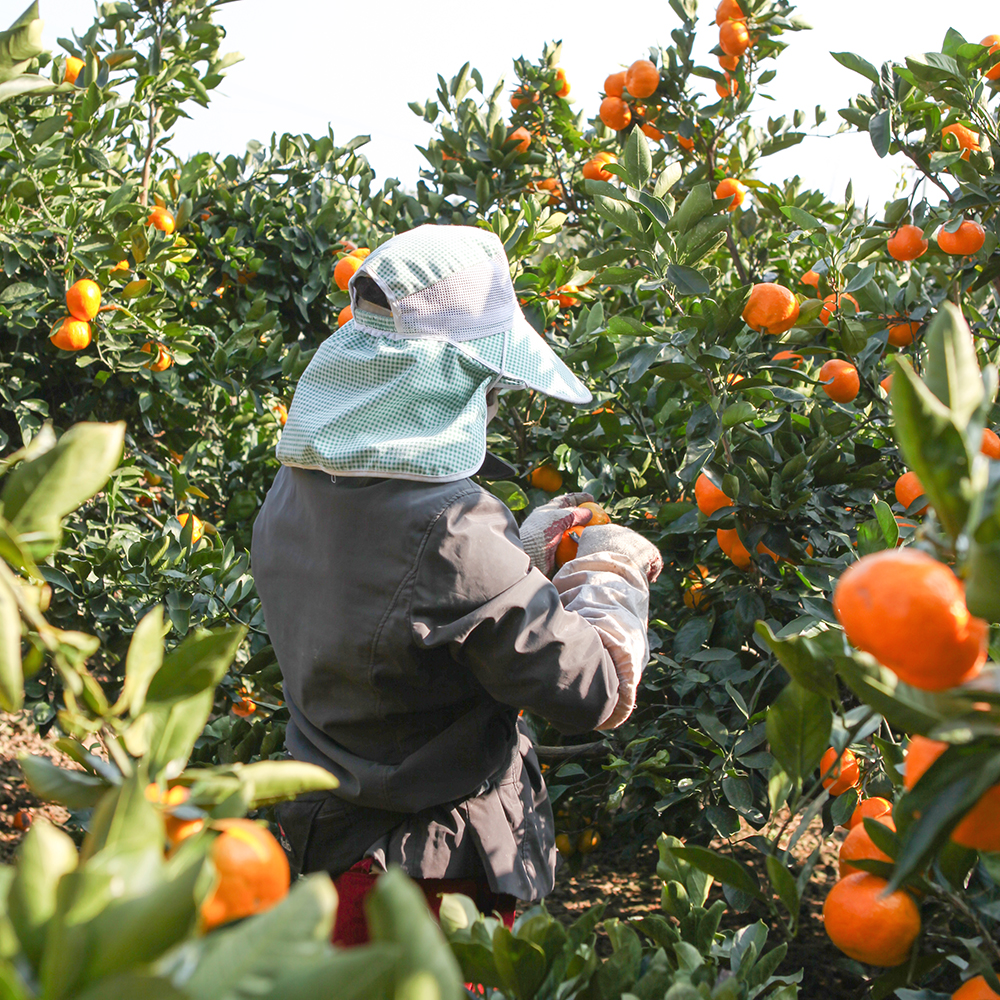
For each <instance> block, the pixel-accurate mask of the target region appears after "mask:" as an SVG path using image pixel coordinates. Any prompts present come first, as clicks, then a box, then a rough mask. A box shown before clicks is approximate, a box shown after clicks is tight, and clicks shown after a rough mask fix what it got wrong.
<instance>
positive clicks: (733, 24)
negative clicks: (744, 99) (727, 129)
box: [715, 0, 753, 99]
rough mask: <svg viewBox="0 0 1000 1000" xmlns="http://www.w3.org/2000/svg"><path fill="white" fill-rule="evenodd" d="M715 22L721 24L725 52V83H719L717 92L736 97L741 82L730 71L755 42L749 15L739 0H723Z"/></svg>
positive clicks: (720, 36) (722, 45)
mask: <svg viewBox="0 0 1000 1000" xmlns="http://www.w3.org/2000/svg"><path fill="white" fill-rule="evenodd" d="M715 23H716V24H717V25H718V26H719V48H720V49H722V52H723V54H722V55H721V56H719V65H720V66H721V67H722V69H723V70H724V71H725V76H726V82H725V84H722V83H717V84H716V85H715V92H716V93H717V94H718V95H719V97H721V98H723V99H725V98H727V97H735V96H736V94H737V93H738V92H739V83H738V81H737V80H735V79H734V78H733V77H732V76H730V73H731V72H732V71H733V70H735V69H736V68H737V67H738V66H739V64H740V59H742V58H743V53H744V52H746V50H747V49H748V48H750V46H751V45H752V44H753V41H752V39H751V38H750V32H749V30H748V29H747V16H746V14H744V13H743V8H742V7H741V6H740V5H739V3H738V0H722V3H720V4H719V6H718V8H717V9H716V11H715Z"/></svg>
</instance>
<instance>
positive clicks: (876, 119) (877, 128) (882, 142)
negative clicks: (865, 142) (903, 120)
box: [868, 108, 892, 160]
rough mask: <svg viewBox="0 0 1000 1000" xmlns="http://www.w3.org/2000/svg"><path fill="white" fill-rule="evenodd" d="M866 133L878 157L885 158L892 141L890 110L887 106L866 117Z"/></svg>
mask: <svg viewBox="0 0 1000 1000" xmlns="http://www.w3.org/2000/svg"><path fill="white" fill-rule="evenodd" d="M868 134H869V136H871V140H872V148H873V149H874V150H875V152H876V153H877V154H878V157H879V159H880V160H882V159H885V157H886V156H888V154H889V144H890V142H891V141H892V112H891V111H890V110H889V109H888V108H886V109H885V110H884V111H880V112H879V113H878V114H876V115H872V116H871V118H869V119H868Z"/></svg>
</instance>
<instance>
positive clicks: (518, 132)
mask: <svg viewBox="0 0 1000 1000" xmlns="http://www.w3.org/2000/svg"><path fill="white" fill-rule="evenodd" d="M514 139H517V140H518V143H517V145H516V146H515V147H514V148H515V149H516V150H517V151H518V152H519V153H527V152H528V147H529V146H530V145H531V133H530V132H529V131H528V130H527V129H526V128H525V127H524V126H523V125H521V126H519V127H518V128H515V129H511V131H510V133H509V134H508V136H507V141H508V142H511V141H512V140H514Z"/></svg>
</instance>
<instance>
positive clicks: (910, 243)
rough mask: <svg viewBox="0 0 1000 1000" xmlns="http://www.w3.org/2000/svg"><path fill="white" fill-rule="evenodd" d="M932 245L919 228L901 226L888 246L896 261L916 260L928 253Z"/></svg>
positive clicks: (890, 239)
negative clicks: (928, 248)
mask: <svg viewBox="0 0 1000 1000" xmlns="http://www.w3.org/2000/svg"><path fill="white" fill-rule="evenodd" d="M929 245H930V244H929V243H928V241H927V240H926V239H924V231H923V230H922V229H921V228H920V227H919V226H900V227H899V229H897V230H896V231H895V232H894V233H893V234H892V236H890V237H889V242H888V243H887V244H886V249H887V250H888V251H889V256H890V257H892V258H894V259H895V260H916V259H917V258H918V257H923V255H924V254H925V253H927V247H928V246H929Z"/></svg>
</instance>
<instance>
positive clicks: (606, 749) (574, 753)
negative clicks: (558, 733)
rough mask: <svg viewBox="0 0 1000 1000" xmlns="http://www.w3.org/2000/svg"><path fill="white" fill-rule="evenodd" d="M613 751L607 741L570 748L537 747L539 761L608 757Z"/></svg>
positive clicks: (580, 744) (581, 744)
mask: <svg viewBox="0 0 1000 1000" xmlns="http://www.w3.org/2000/svg"><path fill="white" fill-rule="evenodd" d="M612 752H613V749H612V747H611V745H610V744H609V743H608V741H607V740H598V741H597V742H596V743H577V744H575V745H574V746H568V747H545V746H536V747H535V754H536V756H537V757H538V759H539V760H571V759H572V758H573V757H606V756H607V755H608V754H609V753H612Z"/></svg>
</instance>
